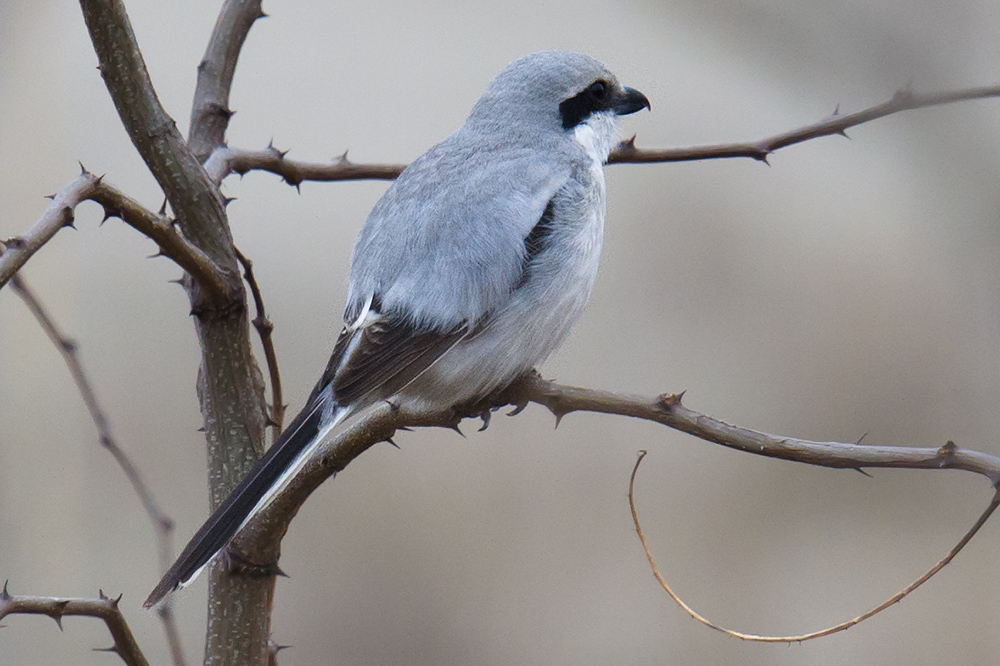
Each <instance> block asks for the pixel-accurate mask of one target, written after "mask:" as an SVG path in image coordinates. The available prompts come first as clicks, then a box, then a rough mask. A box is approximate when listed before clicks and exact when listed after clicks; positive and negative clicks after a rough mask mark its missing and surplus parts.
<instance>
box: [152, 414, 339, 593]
mask: <svg viewBox="0 0 1000 666" xmlns="http://www.w3.org/2000/svg"><path fill="white" fill-rule="evenodd" d="M323 411H324V410H323V404H322V402H320V401H316V400H310V401H309V403H307V405H306V408H305V409H303V410H302V411H301V412H299V414H298V416H296V417H295V419H294V420H293V421H292V422H291V424H290V425H289V426H288V428H287V429H286V430H285V431H284V432H282V433H281V436H280V437H279V438H278V441H277V442H275V443H274V446H272V447H271V448H269V449H268V450H267V451H266V452H265V453H264V455H263V456H261V458H260V460H258V461H257V464H256V465H254V467H253V469H251V470H250V472H249V473H248V474H247V475H246V476H245V477H243V480H242V481H240V483H239V484H238V485H237V486H236V488H235V489H233V491H232V492H231V493H230V494H229V496H228V497H227V498H226V499H225V500H224V501H223V502H222V504H220V505H219V507H218V508H217V509H216V510H215V512H214V513H212V516H211V517H210V518H209V519H208V520H207V521H205V524H204V525H202V526H201V528H200V529H199V530H198V531H197V532H196V533H195V535H194V536H193V537H192V538H191V541H190V542H188V545H187V546H185V548H184V551H183V552H182V553H181V554H180V556H179V557H178V558H177V561H175V562H174V564H173V566H171V567H170V569H169V570H168V571H167V573H166V574H164V575H163V578H162V579H160V582H159V584H157V586H156V588H155V589H154V590H153V591H152V592H150V594H149V597H147V599H146V601H145V602H144V603H143V607H145V608H150V607H151V606H153V605H154V604H155V603H157V602H158V601H159V600H160V599H162V598H163V597H164V596H166V594H167V593H168V592H171V591H172V590H174V589H176V588H177V587H178V586H179V585H181V584H183V583H184V582H186V581H188V580H190V579H191V577H192V576H194V574H195V573H196V572H197V571H198V570H199V569H201V568H202V567H203V566H205V563H207V562H208V561H209V560H210V559H212V557H213V556H215V554H216V553H217V552H219V551H220V550H221V549H222V548H223V547H225V545H226V544H227V543H228V542H229V540H230V539H231V538H233V536H234V535H235V534H236V532H237V530H239V528H240V525H242V524H243V521H244V520H245V519H246V517H247V516H249V515H250V513H251V512H252V511H253V509H254V507H255V506H257V502H258V501H259V500H260V498H261V497H263V496H264V495H265V494H266V493H267V490H268V488H270V487H271V485H272V484H273V483H274V482H275V481H276V480H277V479H278V477H280V476H281V474H282V472H284V470H285V469H286V468H287V467H288V466H289V465H290V464H291V463H292V461H293V460H295V458H296V456H298V454H299V453H301V452H302V450H303V449H305V447H306V446H308V445H309V443H310V442H311V441H312V440H313V438H314V437H315V436H316V433H317V432H318V430H319V426H320V420H321V418H322V414H323Z"/></svg>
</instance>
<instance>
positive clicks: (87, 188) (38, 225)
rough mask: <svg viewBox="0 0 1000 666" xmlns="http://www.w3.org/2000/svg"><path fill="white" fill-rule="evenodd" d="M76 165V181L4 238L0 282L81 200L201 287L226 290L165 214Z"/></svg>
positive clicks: (69, 219) (67, 221) (66, 221)
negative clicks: (16, 233) (143, 238)
mask: <svg viewBox="0 0 1000 666" xmlns="http://www.w3.org/2000/svg"><path fill="white" fill-rule="evenodd" d="M103 178H104V177H103V176H96V175H94V174H92V173H91V172H89V171H87V170H86V169H85V168H83V167H81V173H80V175H79V176H78V177H77V179H76V180H74V181H73V182H71V183H69V184H68V185H66V186H65V187H63V188H62V189H61V190H59V191H58V192H57V193H56V194H53V195H52V196H51V197H50V198H51V199H52V201H51V203H50V204H49V206H48V208H46V210H45V212H44V213H43V214H42V216H41V217H40V218H38V221H36V222H35V223H34V224H33V225H32V226H31V227H30V228H29V229H28V230H27V231H25V232H24V233H23V234H21V235H20V236H15V237H14V238H9V239H6V240H4V241H3V242H4V244H5V245H6V246H7V249H6V251H4V252H2V253H0V287H2V286H3V285H4V284H6V283H7V281H8V280H10V278H11V277H12V276H13V275H14V274H15V273H16V272H17V271H18V270H20V268H21V267H22V266H24V264H25V263H26V262H27V261H28V259H30V258H31V256H32V255H33V254H34V253H35V252H37V251H38V250H40V249H41V248H42V247H43V246H44V245H45V243H47V242H48V241H49V240H51V239H52V237H53V236H55V234H56V232H58V231H59V230H60V229H62V228H64V227H67V226H73V221H74V219H75V215H76V212H75V211H76V207H77V206H79V205H80V204H81V203H82V202H84V201H87V200H90V201H96V202H97V203H99V204H100V205H101V207H102V208H103V209H104V219H105V220H107V219H109V218H111V217H119V218H121V219H122V221H124V222H125V223H126V224H128V225H130V226H131V227H133V228H134V229H136V230H137V231H139V232H140V233H142V234H144V235H146V236H147V237H149V238H150V239H151V240H152V241H154V242H155V243H156V244H157V245H158V246H159V251H160V254H162V255H163V256H165V257H169V258H170V259H173V260H174V262H176V263H177V265H178V266H180V267H181V268H183V269H184V270H185V271H187V272H188V273H189V274H190V275H191V276H192V277H193V278H194V280H195V281H196V282H198V283H199V284H201V285H202V288H204V289H205V291H206V292H209V293H214V294H217V295H219V296H221V295H222V294H224V293H226V289H227V287H226V285H225V282H224V281H223V280H222V278H221V277H220V274H219V271H218V270H217V269H216V267H215V264H214V263H213V262H212V261H211V260H210V259H209V258H208V256H207V255H206V254H205V253H204V252H202V251H201V250H199V249H198V248H197V247H195V246H194V245H193V244H192V243H191V242H190V241H188V240H187V238H185V237H184V235H183V234H182V233H181V232H180V230H179V229H178V227H177V225H175V224H174V223H173V220H171V219H170V218H168V217H166V216H164V215H159V214H157V213H154V212H152V211H150V210H149V209H148V208H145V207H144V206H143V205H142V204H140V203H139V202H138V201H136V200H135V199H132V198H131V197H129V196H127V195H125V194H123V193H122V192H121V191H119V190H118V189H116V188H114V187H112V186H111V185H108V184H107V183H105V182H104V180H103Z"/></svg>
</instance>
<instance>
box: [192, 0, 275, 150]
mask: <svg viewBox="0 0 1000 666" xmlns="http://www.w3.org/2000/svg"><path fill="white" fill-rule="evenodd" d="M264 16H267V14H265V13H264V10H263V9H261V0H226V3H225V4H224V5H223V7H222V11H220V12H219V18H218V19H217V20H216V22H215V28H214V29H213V30H212V36H211V38H210V39H209V40H208V47H207V48H206V49H205V56H204V57H203V58H202V60H201V62H200V63H199V64H198V86H197V87H196V88H195V91H194V104H193V105H192V107H191V129H190V130H189V132H188V145H189V146H190V147H191V151H192V152H193V153H194V155H195V157H196V158H197V159H198V161H199V162H204V161H205V160H206V159H208V156H209V155H210V154H211V153H212V151H213V150H214V149H215V148H217V147H218V146H221V145H222V144H224V143H225V140H226V128H227V127H228V126H229V119H230V118H231V117H232V115H233V111H232V109H230V108H229V90H230V88H231V87H232V85H233V74H234V73H235V72H236V61H237V60H238V59H239V57H240V50H241V49H242V48H243V42H244V41H246V38H247V34H248V33H249V32H250V28H251V27H252V26H253V24H254V22H255V21H256V20H257V19H259V18H263V17H264Z"/></svg>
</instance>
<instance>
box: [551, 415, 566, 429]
mask: <svg viewBox="0 0 1000 666" xmlns="http://www.w3.org/2000/svg"><path fill="white" fill-rule="evenodd" d="M568 413H569V412H552V414H553V415H554V416H555V417H556V425H555V428H553V430H555V429H556V428H558V427H559V424H560V423H562V420H563V417H564V416H566V414H568Z"/></svg>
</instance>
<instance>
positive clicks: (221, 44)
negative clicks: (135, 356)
mask: <svg viewBox="0 0 1000 666" xmlns="http://www.w3.org/2000/svg"><path fill="white" fill-rule="evenodd" d="M80 4H81V6H82V8H83V14H84V19H85V21H86V24H87V29H88V32H89V33H90V38H91V41H92V42H93V44H94V50H95V52H96V53H97V58H98V61H99V63H100V69H101V74H102V75H103V76H104V80H105V83H106V85H107V88H108V92H109V93H110V94H111V98H112V100H113V101H114V103H115V107H116V108H117V109H118V115H119V117H120V118H121V120H122V124H123V125H124V126H125V128H126V129H127V130H128V133H129V136H130V138H131V139H132V143H133V144H134V145H135V147H136V149H137V150H138V151H139V154H140V155H141V156H142V158H143V161H144V162H145V163H146V165H147V166H148V167H149V169H150V171H151V172H152V174H153V175H154V177H155V178H156V180H157V182H158V183H159V184H160V187H161V188H162V189H163V191H164V193H165V194H166V195H167V199H168V201H169V202H170V206H171V208H172V209H173V211H174V213H175V214H176V217H177V221H178V224H179V225H180V227H181V230H182V231H183V233H184V236H185V237H186V238H187V239H188V240H189V241H191V243H193V244H194V245H195V246H197V247H198V248H199V249H201V250H202V251H203V252H204V253H205V254H206V255H207V256H208V257H209V258H210V259H211V260H212V262H213V263H214V264H215V265H216V266H218V267H219V274H220V276H221V277H222V280H223V282H224V284H225V285H226V287H227V289H226V291H225V295H224V297H223V298H217V297H214V295H212V294H206V293H204V289H203V288H202V287H201V285H200V284H199V283H198V281H196V280H195V281H193V284H192V285H191V288H190V289H189V298H190V300H191V307H192V312H193V313H194V314H195V315H196V316H195V330H196V332H197V334H198V339H199V343H200V345H201V352H202V354H201V358H202V363H201V366H200V367H199V372H198V397H199V403H200V406H201V411H202V415H203V417H204V425H205V438H206V442H207V448H208V461H209V463H208V464H209V470H208V476H209V479H210V483H209V485H210V488H209V497H210V500H211V505H212V507H213V508H214V507H216V506H218V505H219V504H220V503H221V502H222V501H223V500H224V499H225V498H226V496H227V495H228V494H229V493H230V492H231V491H232V490H233V488H235V487H236V485H237V484H238V483H239V480H240V479H242V478H243V477H244V476H245V475H246V473H247V472H248V471H249V470H250V469H251V468H252V466H253V464H254V462H255V461H256V460H257V458H258V457H259V456H260V455H261V454H262V453H263V451H264V440H265V432H264V430H265V423H266V419H267V414H266V407H265V403H264V397H263V396H264V385H263V381H262V379H261V375H260V371H259V370H258V368H257V364H256V361H255V359H254V358H253V352H252V349H251V345H250V324H249V320H248V314H247V310H248V307H247V302H246V290H245V289H244V287H243V281H242V280H241V279H240V275H239V266H238V263H237V260H236V254H235V251H234V248H233V239H232V233H231V231H230V229H229V222H228V219H227V218H226V214H225V210H224V201H223V198H222V195H221V194H220V193H219V190H218V187H217V186H216V185H215V183H213V182H212V180H211V179H210V178H209V177H208V174H207V173H206V172H205V170H204V169H203V168H202V165H201V161H200V160H199V159H198V157H197V156H196V155H195V154H194V152H193V151H192V150H191V148H190V147H189V146H188V145H187V143H186V142H185V141H184V139H183V137H181V135H180V133H179V132H178V131H177V127H176V125H175V123H174V121H173V119H172V118H170V116H168V115H167V113H166V111H165V110H164V109H163V107H162V106H161V105H160V103H159V100H158V99H157V97H156V93H155V91H154V89H153V85H152V82H151V81H150V79H149V74H148V72H147V70H146V66H145V64H144V62H143V59H142V55H141V53H140V51H139V45H138V44H137V42H136V39H135V35H134V34H133V31H132V27H131V24H130V22H129V18H128V15H127V13H126V11H125V7H124V5H123V4H122V2H121V1H120V0H80ZM230 7H233V5H231V4H227V5H226V6H225V7H224V9H225V10H226V11H229V8H230ZM216 34H217V35H218V39H217V40H216V41H217V43H216V46H215V47H213V49H212V52H213V53H232V54H233V57H232V60H233V64H235V54H237V53H238V51H239V49H238V48H237V49H232V47H231V45H229V44H226V43H225V42H226V41H227V40H233V39H237V35H238V34H240V33H239V31H238V30H235V29H234V30H227V29H220V30H219V31H217V32H216ZM231 49H232V50H231ZM209 57H211V54H209ZM224 69H225V68H223V70H224ZM220 71H221V70H220ZM208 74H211V73H210V72H209V73H208ZM220 82H221V79H220ZM213 85H214V84H213ZM221 87H222V88H226V87H228V83H226V82H221ZM217 90H218V88H217ZM209 101H211V100H209ZM193 106H197V103H195V104H193ZM273 594H274V581H273V579H255V580H248V579H243V580H235V579H233V578H231V577H225V576H221V575H219V573H218V568H215V569H213V571H212V573H211V575H210V578H209V604H208V626H207V629H206V642H205V662H206V663H212V664H214V665H215V666H224V665H228V664H232V665H234V666H235V665H239V666H263V664H266V663H267V638H268V636H269V635H270V627H271V606H272V603H273Z"/></svg>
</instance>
